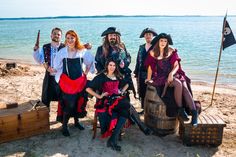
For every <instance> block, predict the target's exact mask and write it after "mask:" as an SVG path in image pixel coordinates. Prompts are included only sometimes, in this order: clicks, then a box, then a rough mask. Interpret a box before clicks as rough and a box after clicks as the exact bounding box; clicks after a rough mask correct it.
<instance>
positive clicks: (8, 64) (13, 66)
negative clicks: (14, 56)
mask: <svg viewBox="0 0 236 157" xmlns="http://www.w3.org/2000/svg"><path fill="white" fill-rule="evenodd" d="M12 68H16V63H15V62H12V63H6V69H7V70H10V69H12Z"/></svg>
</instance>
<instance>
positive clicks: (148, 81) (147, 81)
mask: <svg viewBox="0 0 236 157" xmlns="http://www.w3.org/2000/svg"><path fill="white" fill-rule="evenodd" d="M145 83H153V80H149V79H146V80H145Z"/></svg>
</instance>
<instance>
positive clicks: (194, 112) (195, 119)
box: [191, 110, 198, 127]
mask: <svg viewBox="0 0 236 157" xmlns="http://www.w3.org/2000/svg"><path fill="white" fill-rule="evenodd" d="M191 112H192V122H191V124H192V125H193V126H194V127H197V124H198V113H197V110H192V111H191Z"/></svg>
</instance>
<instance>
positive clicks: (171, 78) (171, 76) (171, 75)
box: [167, 73, 174, 84]
mask: <svg viewBox="0 0 236 157" xmlns="http://www.w3.org/2000/svg"><path fill="white" fill-rule="evenodd" d="M173 80H174V76H173V74H172V73H169V75H168V78H167V83H168V84H171V83H172V82H173Z"/></svg>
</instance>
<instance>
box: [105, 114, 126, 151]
mask: <svg viewBox="0 0 236 157" xmlns="http://www.w3.org/2000/svg"><path fill="white" fill-rule="evenodd" d="M125 121H126V118H124V117H119V119H118V122H117V124H116V127H115V129H114V131H113V132H112V135H111V137H110V138H109V140H108V141H107V147H111V149H113V150H116V151H121V146H119V145H117V140H118V136H119V134H120V132H121V129H122V128H123V126H124V124H125Z"/></svg>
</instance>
